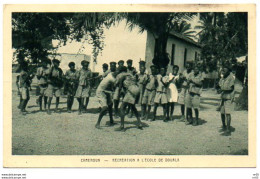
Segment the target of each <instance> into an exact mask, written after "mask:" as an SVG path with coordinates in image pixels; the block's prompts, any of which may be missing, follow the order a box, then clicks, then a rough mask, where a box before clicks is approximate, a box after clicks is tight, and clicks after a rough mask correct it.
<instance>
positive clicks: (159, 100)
mask: <svg viewBox="0 0 260 179" xmlns="http://www.w3.org/2000/svg"><path fill="white" fill-rule="evenodd" d="M157 83H158V86H157V88H156V94H155V98H154V112H153V119H152V121H155V118H156V112H157V108H158V106H159V105H160V104H161V105H162V106H163V121H164V122H167V121H168V120H169V112H168V107H167V106H168V98H167V94H166V89H167V86H168V83H169V76H167V75H166V69H165V68H164V67H162V68H161V69H160V74H159V75H157ZM166 116H167V117H166Z"/></svg>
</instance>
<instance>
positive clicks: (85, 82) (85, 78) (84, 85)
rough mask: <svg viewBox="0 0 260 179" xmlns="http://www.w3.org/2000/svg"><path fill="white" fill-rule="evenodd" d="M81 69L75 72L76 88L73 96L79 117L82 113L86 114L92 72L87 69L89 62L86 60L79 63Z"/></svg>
mask: <svg viewBox="0 0 260 179" xmlns="http://www.w3.org/2000/svg"><path fill="white" fill-rule="evenodd" d="M81 66H82V68H81V69H80V70H79V71H78V72H77V79H78V88H77V91H76V94H75V98H77V100H78V102H79V110H78V114H79V115H81V114H82V112H86V110H87V107H88V102H89V96H90V89H91V85H90V83H91V82H90V80H91V78H92V72H91V70H90V69H89V68H88V66H89V62H88V61H87V60H83V61H81Z"/></svg>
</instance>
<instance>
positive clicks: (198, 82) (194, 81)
mask: <svg viewBox="0 0 260 179" xmlns="http://www.w3.org/2000/svg"><path fill="white" fill-rule="evenodd" d="M187 82H188V85H189V90H188V93H187V94H186V99H185V106H186V108H187V122H186V124H192V125H193V126H197V125H198V122H199V106H200V94H201V91H202V82H203V77H202V74H201V73H200V72H199V67H198V66H195V67H194V72H193V73H192V74H191V75H190V76H189V79H188V81H187ZM192 109H194V111H195V119H193V118H192Z"/></svg>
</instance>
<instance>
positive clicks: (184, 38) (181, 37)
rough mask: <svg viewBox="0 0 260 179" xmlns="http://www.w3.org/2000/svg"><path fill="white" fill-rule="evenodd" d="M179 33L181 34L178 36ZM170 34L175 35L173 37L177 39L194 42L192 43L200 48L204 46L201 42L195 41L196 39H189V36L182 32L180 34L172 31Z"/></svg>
mask: <svg viewBox="0 0 260 179" xmlns="http://www.w3.org/2000/svg"><path fill="white" fill-rule="evenodd" d="M177 34H178V35H180V36H177ZM169 36H173V37H175V38H177V39H180V40H184V41H185V42H187V43H189V44H192V45H194V46H196V47H198V48H202V45H201V44H200V43H198V42H195V41H194V40H192V39H189V38H187V37H184V36H183V35H182V34H179V33H177V32H170V34H169Z"/></svg>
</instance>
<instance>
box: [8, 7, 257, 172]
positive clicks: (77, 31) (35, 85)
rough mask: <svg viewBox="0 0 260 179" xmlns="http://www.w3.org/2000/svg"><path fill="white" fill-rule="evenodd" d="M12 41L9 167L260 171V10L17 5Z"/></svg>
mask: <svg viewBox="0 0 260 179" xmlns="http://www.w3.org/2000/svg"><path fill="white" fill-rule="evenodd" d="M3 40H4V61H3V64H4V73H3V74H4V94H3V95H4V96H3V98H4V118H3V119H4V126H3V128H4V144H3V148H4V150H3V153H4V161H3V164H4V167H165V168H166V167H172V168H174V167H256V8H255V5H254V4H233V5H231V4H229V5H226V4H222V5H221V4H218V5H217V4H210V5H206V4H204V5H198V4H186V5H181V4H178V5H175V4H161V5H160V4H157V5H141V4H140V5H137V4H136V5H18V4H17V5H5V6H4V38H3ZM249 94H250V95H249Z"/></svg>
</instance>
